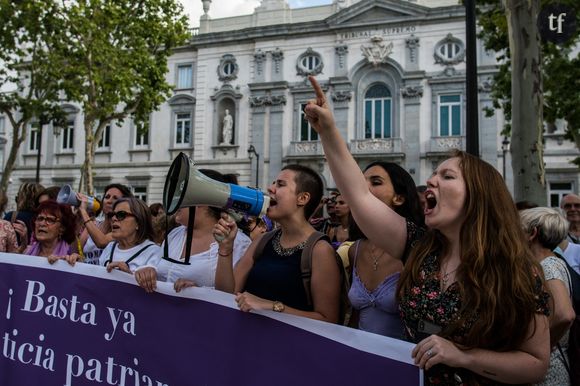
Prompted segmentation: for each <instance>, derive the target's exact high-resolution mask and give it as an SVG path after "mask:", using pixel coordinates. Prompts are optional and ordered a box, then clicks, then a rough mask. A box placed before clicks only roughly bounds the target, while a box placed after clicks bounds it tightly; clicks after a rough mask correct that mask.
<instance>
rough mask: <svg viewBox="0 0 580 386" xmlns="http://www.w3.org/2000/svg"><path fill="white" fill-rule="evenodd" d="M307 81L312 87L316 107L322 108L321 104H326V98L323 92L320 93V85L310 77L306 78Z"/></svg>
mask: <svg viewBox="0 0 580 386" xmlns="http://www.w3.org/2000/svg"><path fill="white" fill-rule="evenodd" d="M308 80H310V84H311V85H312V88H313V89H314V93H315V94H316V104H317V105H318V106H322V105H323V104H325V103H326V96H325V95H324V91H322V88H321V87H320V84H319V83H318V81H317V80H316V78H315V77H313V76H312V75H310V76H309V77H308Z"/></svg>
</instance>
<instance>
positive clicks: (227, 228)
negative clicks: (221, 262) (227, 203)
mask: <svg viewBox="0 0 580 386" xmlns="http://www.w3.org/2000/svg"><path fill="white" fill-rule="evenodd" d="M237 233H238V225H237V224H236V222H235V220H234V219H233V218H232V217H231V216H230V215H229V214H228V213H227V212H224V213H222V216H221V218H220V219H219V220H218V222H217V223H216V224H215V225H214V228H213V237H214V238H215V240H216V241H217V242H218V243H219V244H220V247H219V249H220V250H219V251H218V253H219V254H220V255H221V256H223V254H224V252H229V253H231V251H232V250H233V248H234V240H235V239H236V234H237Z"/></svg>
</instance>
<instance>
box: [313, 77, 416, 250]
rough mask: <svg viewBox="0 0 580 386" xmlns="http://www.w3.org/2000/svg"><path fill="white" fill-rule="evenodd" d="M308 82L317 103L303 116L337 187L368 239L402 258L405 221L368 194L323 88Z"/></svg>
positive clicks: (362, 177)
mask: <svg viewBox="0 0 580 386" xmlns="http://www.w3.org/2000/svg"><path fill="white" fill-rule="evenodd" d="M309 79H310V82H311V84H312V87H313V88H314V91H315V93H316V100H315V101H309V102H308V105H307V106H306V109H305V110H304V111H305V116H306V118H307V119H308V121H309V122H310V124H311V125H312V127H313V128H314V129H315V130H316V131H317V132H318V134H319V136H320V140H321V142H322V146H323V148H324V154H325V156H326V160H327V161H328V165H329V167H330V172H331V173H332V177H333V178H334V181H335V182H336V186H337V187H338V189H339V190H340V193H341V194H342V195H344V197H345V198H346V200H347V202H348V203H349V206H350V210H351V212H352V215H353V217H354V219H355V221H356V223H357V224H358V226H359V227H360V228H361V230H362V231H363V232H364V234H365V235H366V236H367V237H368V239H369V240H371V242H372V243H374V244H376V245H377V246H379V247H380V248H382V249H384V250H385V251H386V252H387V253H389V254H390V255H392V256H395V257H401V256H402V255H403V252H404V250H405V243H406V238H407V228H406V221H405V219H404V218H403V217H401V216H399V215H398V214H397V213H396V212H395V211H393V210H392V209H391V208H389V207H388V206H387V205H385V204H384V203H383V202H382V201H380V200H379V199H378V198H376V197H375V196H373V195H372V193H371V192H370V191H369V189H368V186H367V182H366V180H365V177H364V175H363V174H362V172H361V170H360V168H359V166H358V164H357V163H356V161H355V160H354V158H353V157H352V155H351V154H350V152H349V150H348V147H347V146H346V143H345V142H344V139H343V138H342V137H341V136H340V133H339V131H338V129H337V128H336V125H335V123H334V117H333V115H332V112H331V110H330V108H329V106H328V102H327V101H326V96H325V95H324V92H323V91H322V88H321V87H320V85H319V84H318V82H317V81H316V79H315V78H314V77H312V76H311V77H309ZM387 235H388V237H385V236H387Z"/></svg>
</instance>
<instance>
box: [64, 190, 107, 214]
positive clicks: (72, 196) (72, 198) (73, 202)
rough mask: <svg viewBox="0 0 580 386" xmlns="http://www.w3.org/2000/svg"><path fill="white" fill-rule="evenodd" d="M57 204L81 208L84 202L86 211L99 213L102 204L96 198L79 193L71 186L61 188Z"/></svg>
mask: <svg viewBox="0 0 580 386" xmlns="http://www.w3.org/2000/svg"><path fill="white" fill-rule="evenodd" d="M56 202H58V203H59V204H64V205H70V206H76V207H79V206H81V205H82V204H83V202H84V203H85V206H84V209H85V210H89V211H92V212H97V211H98V210H99V209H100V208H101V204H100V203H99V201H98V200H97V199H96V198H94V197H89V196H85V195H84V194H81V193H77V192H75V191H74V190H73V189H72V188H71V186H70V185H64V186H63V187H62V188H60V191H59V192H58V196H57V197H56Z"/></svg>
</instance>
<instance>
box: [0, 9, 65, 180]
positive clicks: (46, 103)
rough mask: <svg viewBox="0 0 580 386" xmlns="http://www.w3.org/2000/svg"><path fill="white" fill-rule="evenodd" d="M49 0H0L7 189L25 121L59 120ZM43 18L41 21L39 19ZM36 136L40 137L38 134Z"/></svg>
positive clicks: (1, 108)
mask: <svg viewBox="0 0 580 386" xmlns="http://www.w3.org/2000/svg"><path fill="white" fill-rule="evenodd" d="M51 3H52V2H47V1H42V0H37V1H27V2H19V1H18V2H15V1H9V0H0V47H2V49H1V50H0V63H1V64H2V65H1V66H0V88H4V89H7V88H9V89H10V90H9V91H6V92H3V93H0V112H2V113H4V115H5V116H6V117H7V118H8V120H9V121H10V126H11V128H12V133H11V134H12V135H11V137H12V139H11V143H10V151H9V154H8V157H7V158H6V163H5V166H4V170H3V173H2V179H1V180H0V189H1V190H3V191H6V189H7V187H8V182H9V180H10V176H11V174H12V171H13V169H14V165H15V162H16V158H17V156H18V151H19V149H20V146H21V145H22V143H23V142H24V141H25V140H26V135H27V128H28V125H29V123H31V122H33V121H36V122H37V123H42V122H43V123H48V122H50V121H60V120H61V119H62V118H63V116H64V115H63V112H62V110H61V109H60V106H59V99H58V89H57V87H56V86H57V82H56V77H57V75H58V74H57V72H56V71H55V69H56V67H55V66H53V65H52V63H51V58H50V55H48V50H47V47H48V46H50V44H51V41H52V40H53V39H55V38H56V36H57V35H58V28H55V26H58V23H56V20H55V18H54V9H53V4H51ZM39 20H43V21H44V22H43V23H39V22H38V21H39ZM39 141H40V138H39Z"/></svg>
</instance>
